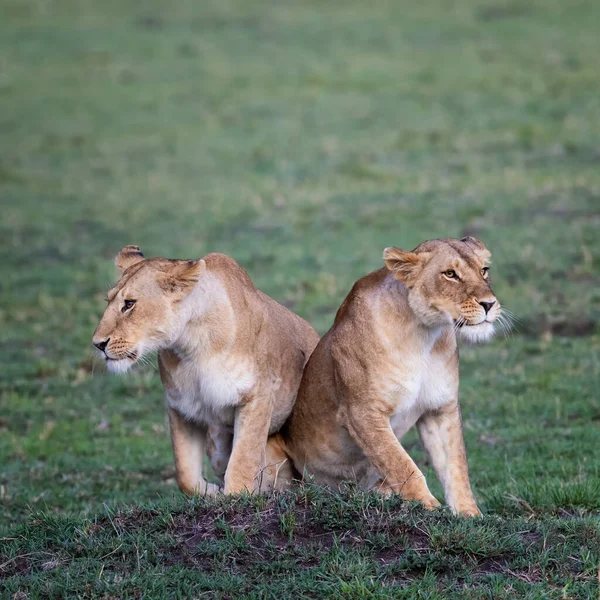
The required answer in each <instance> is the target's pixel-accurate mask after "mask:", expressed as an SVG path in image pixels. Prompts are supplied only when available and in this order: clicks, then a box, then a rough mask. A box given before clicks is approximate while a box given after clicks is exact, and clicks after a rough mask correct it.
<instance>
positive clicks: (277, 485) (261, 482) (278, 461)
mask: <svg viewBox="0 0 600 600" xmlns="http://www.w3.org/2000/svg"><path fill="white" fill-rule="evenodd" d="M293 479H294V469H293V467H292V461H291V459H290V458H289V456H288V455H287V453H286V451H285V443H284V441H283V438H282V437H281V434H279V433H276V434H274V435H272V436H270V437H269V439H268V440H267V449H266V453H265V464H264V465H263V466H262V468H261V470H260V472H259V474H258V477H257V485H256V487H255V490H256V491H258V492H271V491H273V490H276V491H281V490H285V489H288V488H289V487H290V486H291V484H292V481H293Z"/></svg>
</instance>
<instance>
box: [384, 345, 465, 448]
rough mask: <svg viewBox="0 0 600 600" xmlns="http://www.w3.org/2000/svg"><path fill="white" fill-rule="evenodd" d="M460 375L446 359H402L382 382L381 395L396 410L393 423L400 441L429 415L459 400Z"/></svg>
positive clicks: (391, 422)
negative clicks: (418, 422) (423, 416)
mask: <svg viewBox="0 0 600 600" xmlns="http://www.w3.org/2000/svg"><path fill="white" fill-rule="evenodd" d="M457 386H458V373H457V372H453V370H452V369H450V368H449V367H448V365H447V360H446V358H445V357H444V356H439V355H432V354H425V355H420V356H419V355H417V356H415V357H412V358H409V359H407V358H406V357H404V359H403V360H402V359H399V360H398V363H397V366H396V368H392V369H390V370H389V372H388V374H387V376H384V377H383V379H382V386H381V393H382V394H383V396H384V397H385V399H386V401H387V402H389V403H390V405H391V406H392V407H393V410H394V412H393V413H392V415H391V417H390V424H391V426H392V429H393V430H394V433H395V434H396V437H398V438H399V439H400V438H401V437H402V436H404V434H405V433H406V432H407V431H408V430H409V429H410V428H411V427H412V426H413V425H414V424H415V423H416V422H417V421H418V420H419V418H420V417H421V416H422V415H423V414H424V413H427V412H430V411H433V410H437V409H438V408H441V407H442V406H444V405H445V404H448V403H449V402H451V401H452V400H453V399H455V398H456V394H457Z"/></svg>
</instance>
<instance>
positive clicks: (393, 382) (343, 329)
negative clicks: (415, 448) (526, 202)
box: [277, 237, 500, 515]
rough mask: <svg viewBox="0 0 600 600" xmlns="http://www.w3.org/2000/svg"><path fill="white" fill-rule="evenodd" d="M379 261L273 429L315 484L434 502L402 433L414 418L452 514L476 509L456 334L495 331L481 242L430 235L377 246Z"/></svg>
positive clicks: (479, 336) (482, 336)
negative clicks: (412, 245) (412, 243)
mask: <svg viewBox="0 0 600 600" xmlns="http://www.w3.org/2000/svg"><path fill="white" fill-rule="evenodd" d="M383 257H384V260H385V268H382V269H380V270H378V271H375V272H374V273H371V274H370V275H367V276H366V277H363V278H362V279H360V280H359V281H358V282H357V283H356V284H355V285H354V287H353V288H352V291H351V292H350V294H349V295H348V297H347V298H346V299H345V300H344V302H343V304H342V306H341V307H340V309H339V310H338V313H337V315H336V318H335V322H334V324H333V327H332V328H331V329H330V330H329V332H328V333H327V334H326V335H325V336H324V337H323V338H322V339H321V341H320V342H319V344H318V346H317V348H316V349H315V351H314V352H313V354H312V356H311V358H310V360H309V362H308V364H307V366H306V369H305V371H304V375H303V378H302V383H301V384H300V389H299V391H298V398H297V400H296V404H295V406H294V409H293V411H292V414H291V416H290V419H289V421H288V422H287V423H286V425H285V426H284V427H283V429H282V430H281V434H280V435H278V436H277V438H278V442H279V444H280V446H282V447H284V448H285V451H286V452H287V454H288V455H289V456H290V457H291V458H292V460H293V463H294V466H295V467H296V469H297V470H298V471H299V472H300V473H307V474H311V475H312V476H313V477H314V480H315V481H316V482H317V483H324V484H329V485H334V486H335V485H338V484H339V483H340V482H341V481H343V480H355V481H357V482H358V484H359V485H360V486H361V487H363V488H365V489H369V488H375V489H377V490H379V491H380V492H382V493H385V494H389V493H391V492H397V493H399V494H401V495H402V496H403V497H404V498H406V499H409V500H418V501H420V502H422V503H423V504H424V505H425V506H426V507H428V508H433V507H435V506H439V502H438V501H437V500H436V499H435V498H434V497H433V496H432V494H431V493H430V491H429V489H428V487H427V483H426V482H425V478H424V476H423V474H422V473H421V471H420V470H419V468H418V467H417V465H416V464H415V463H414V462H413V461H412V459H411V458H410V456H409V455H408V454H407V453H406V451H405V450H404V448H403V447H402V445H401V444H400V441H399V440H400V439H402V436H403V435H404V434H405V433H406V432H407V431H408V429H409V428H410V427H412V426H413V425H414V424H415V423H416V424H417V427H418V430H419V434H420V436H421V439H422V441H423V444H424V445H425V448H426V449H427V451H428V452H429V454H430V456H431V460H432V462H433V466H434V468H435V470H436V473H437V475H438V477H439V478H440V480H441V482H442V484H443V486H444V491H445V495H446V502H447V504H448V505H449V506H450V507H451V508H452V510H453V511H454V512H455V513H459V514H462V515H479V514H480V513H479V509H478V508H477V504H476V503H475V499H474V497H473V493H472V492H471V487H470V484H469V474H468V470H467V459H466V454H465V447H464V442H463V437H462V429H461V419H460V410H459V406H458V349H457V346H456V334H457V333H459V334H462V335H463V336H464V337H465V338H466V339H468V340H472V341H483V340H487V339H488V338H489V337H490V336H491V335H492V334H493V332H494V325H493V322H494V321H495V320H496V319H497V318H498V316H499V315H500V304H499V303H498V301H497V300H496V297H495V296H494V293H493V292H492V290H491V288H490V280H489V267H488V265H489V259H490V253H489V252H488V250H487V249H486V247H485V246H484V245H483V243H482V242H480V241H479V240H477V239H475V238H473V237H466V238H463V239H462V240H456V239H440V240H432V241H428V242H425V243H423V244H421V245H420V246H418V247H417V248H416V249H415V250H413V251H412V252H405V251H403V250H399V249H398V248H386V249H385V251H384V254H383Z"/></svg>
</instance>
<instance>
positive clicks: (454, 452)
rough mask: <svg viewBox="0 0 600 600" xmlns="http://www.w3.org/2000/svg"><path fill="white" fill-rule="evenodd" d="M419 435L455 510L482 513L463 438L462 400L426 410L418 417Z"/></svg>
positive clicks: (457, 512) (473, 513)
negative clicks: (431, 410) (476, 497)
mask: <svg viewBox="0 0 600 600" xmlns="http://www.w3.org/2000/svg"><path fill="white" fill-rule="evenodd" d="M417 427H418V429H419V435H420V436H421V440H422V442H423V445H424V446H425V449H426V450H427V452H428V453H429V456H430V457H431V461H432V463H433V467H434V469H435V471H436V473H437V476H438V477H439V479H440V481H441V483H442V485H443V486H444V494H445V496H446V503H447V504H448V506H450V508H451V509H452V512H454V513H455V514H459V515H464V516H480V515H481V513H480V512H479V509H478V508H477V503H476V502H475V498H474V497H473V492H472V491H471V484H470V483H469V468H468V466H467V454H466V451H465V444H464V440H463V434H462V427H461V422H460V409H459V406H458V402H456V401H454V402H451V403H450V404H448V405H446V406H444V407H442V408H441V409H439V410H436V411H433V412H430V413H426V414H424V415H423V416H422V417H421V418H420V419H419V421H418V423H417Z"/></svg>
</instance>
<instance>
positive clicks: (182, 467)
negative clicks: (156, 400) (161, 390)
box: [169, 408, 220, 496]
mask: <svg viewBox="0 0 600 600" xmlns="http://www.w3.org/2000/svg"><path fill="white" fill-rule="evenodd" d="M169 426H170V429H171V443H172V445H173V456H174V458H175V472H176V476H177V485H179V489H180V490H181V491H182V492H183V493H185V494H188V495H189V496H194V495H196V494H211V495H212V494H216V493H217V492H219V491H220V490H219V487H218V486H216V485H215V484H214V483H208V482H207V481H206V480H205V479H204V477H203V476H202V463H203V461H204V449H205V446H206V427H203V426H201V425H198V424H197V423H192V422H191V421H186V420H185V419H184V418H183V417H182V416H181V415H180V414H179V413H178V412H177V411H176V410H174V409H172V408H169Z"/></svg>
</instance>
